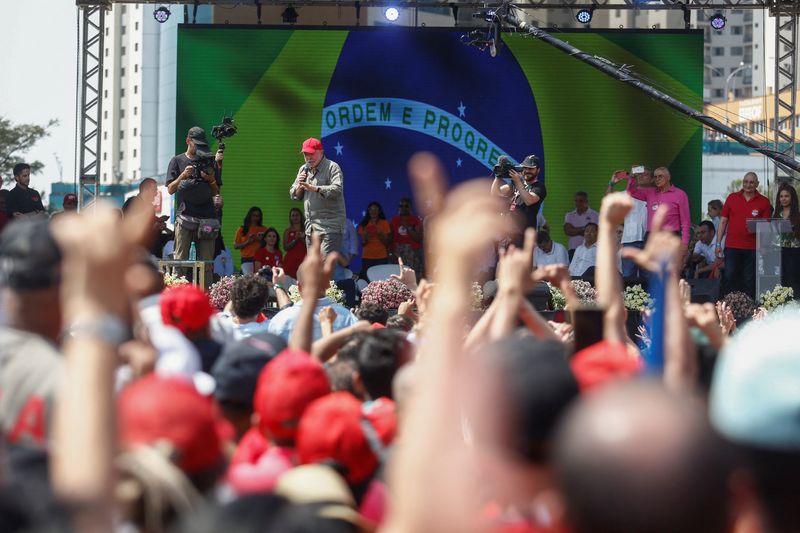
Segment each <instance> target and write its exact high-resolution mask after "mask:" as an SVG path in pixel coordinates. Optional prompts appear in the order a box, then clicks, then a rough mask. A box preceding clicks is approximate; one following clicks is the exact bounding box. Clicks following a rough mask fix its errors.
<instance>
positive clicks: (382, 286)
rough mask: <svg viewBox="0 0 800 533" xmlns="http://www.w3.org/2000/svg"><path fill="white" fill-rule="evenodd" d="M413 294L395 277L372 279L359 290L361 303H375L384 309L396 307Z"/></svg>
mask: <svg viewBox="0 0 800 533" xmlns="http://www.w3.org/2000/svg"><path fill="white" fill-rule="evenodd" d="M413 296H414V293H412V292H411V289H409V288H408V287H406V286H405V285H403V284H402V283H400V282H399V281H397V280H395V279H387V280H382V281H372V282H370V284H369V285H367V286H366V287H365V288H364V290H363V291H361V301H362V302H363V303H371V304H377V305H380V306H381V307H383V308H385V309H397V308H398V307H400V304H401V303H403V302H406V301H408V300H410V299H411V298H412V297H413Z"/></svg>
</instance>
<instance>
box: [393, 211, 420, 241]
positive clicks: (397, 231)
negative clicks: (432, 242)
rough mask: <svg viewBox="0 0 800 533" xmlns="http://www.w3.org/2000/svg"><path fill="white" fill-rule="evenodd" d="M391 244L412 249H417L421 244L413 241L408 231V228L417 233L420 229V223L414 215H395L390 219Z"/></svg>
mask: <svg viewBox="0 0 800 533" xmlns="http://www.w3.org/2000/svg"><path fill="white" fill-rule="evenodd" d="M391 226H392V243H393V244H394V245H397V244H408V245H411V247H412V248H413V249H415V250H416V249H418V248H419V247H420V246H421V244H420V243H419V242H417V241H415V240H414V239H413V238H412V237H411V234H410V233H409V231H408V228H409V227H413V228H416V229H417V231H419V230H420V229H421V228H422V221H421V220H420V219H419V217H418V216H416V215H407V216H401V215H397V216H395V217H394V218H393V219H392V223H391Z"/></svg>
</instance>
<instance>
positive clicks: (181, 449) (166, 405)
mask: <svg viewBox="0 0 800 533" xmlns="http://www.w3.org/2000/svg"><path fill="white" fill-rule="evenodd" d="M117 413H118V417H119V419H118V424H119V434H120V440H121V442H122V445H123V447H125V448H131V447H134V446H136V445H141V444H145V445H149V444H155V443H157V442H158V441H162V440H163V441H167V442H169V443H170V444H171V445H172V446H174V448H175V451H176V452H177V454H178V456H177V458H176V463H177V464H178V466H179V467H180V468H181V469H183V470H184V471H185V472H188V473H194V472H202V471H204V470H208V469H210V468H212V467H214V466H215V465H218V464H220V463H221V461H222V457H223V455H222V439H221V437H220V434H221V432H222V428H223V424H222V421H221V420H220V419H219V418H218V417H217V414H216V411H215V409H214V405H213V403H212V400H211V398H210V397H206V396H202V395H201V394H200V393H199V392H197V390H195V388H194V387H193V386H192V384H191V383H189V382H188V381H184V380H182V379H178V378H170V377H164V376H159V375H156V374H151V375H149V376H147V377H144V378H142V379H140V380H138V381H136V382H135V383H133V384H132V385H130V386H129V387H127V388H126V389H125V390H123V391H122V393H121V394H120V395H119V397H118V399H117Z"/></svg>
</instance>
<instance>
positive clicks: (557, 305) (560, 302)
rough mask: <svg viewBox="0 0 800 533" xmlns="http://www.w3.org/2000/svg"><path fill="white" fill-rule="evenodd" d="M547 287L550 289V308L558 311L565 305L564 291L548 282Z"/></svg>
mask: <svg viewBox="0 0 800 533" xmlns="http://www.w3.org/2000/svg"><path fill="white" fill-rule="evenodd" d="M547 287H548V288H549V289H550V305H549V307H550V310H551V311H559V310H561V309H564V308H565V307H566V306H567V298H566V297H565V296H564V293H563V292H561V290H560V289H559V288H558V287H556V286H555V285H553V284H552V283H548V284H547Z"/></svg>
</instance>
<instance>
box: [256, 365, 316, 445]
mask: <svg viewBox="0 0 800 533" xmlns="http://www.w3.org/2000/svg"><path fill="white" fill-rule="evenodd" d="M330 392H331V386H330V384H329V383H328V377H327V375H326V374H325V370H324V369H323V368H322V365H320V364H319V363H318V362H316V361H315V360H314V359H312V358H311V356H310V355H309V354H307V353H305V352H303V351H300V350H290V349H287V350H284V351H283V352H281V353H280V354H278V356H277V357H275V359H273V360H272V361H270V362H269V363H267V365H266V366H265V367H264V368H263V369H262V370H261V375H259V376H258V384H257V385H256V393H255V395H254V396H253V410H254V411H255V412H256V413H258V416H259V418H260V421H259V426H258V427H259V429H260V430H261V432H262V433H263V434H264V435H267V436H269V437H271V438H275V439H293V438H294V437H295V435H296V434H297V423H298V421H299V420H300V416H301V415H302V414H303V411H304V410H305V409H306V407H307V406H308V404H310V403H311V402H312V401H314V400H316V399H317V398H319V397H320V396H324V395H326V394H328V393H330Z"/></svg>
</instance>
